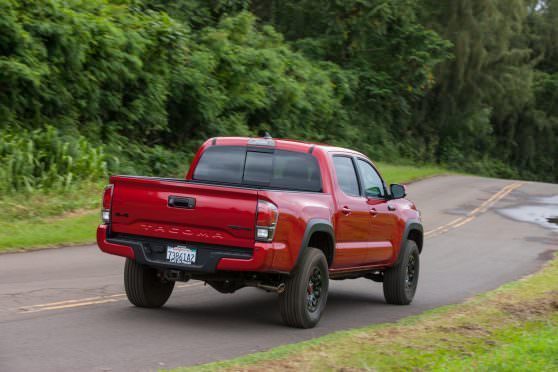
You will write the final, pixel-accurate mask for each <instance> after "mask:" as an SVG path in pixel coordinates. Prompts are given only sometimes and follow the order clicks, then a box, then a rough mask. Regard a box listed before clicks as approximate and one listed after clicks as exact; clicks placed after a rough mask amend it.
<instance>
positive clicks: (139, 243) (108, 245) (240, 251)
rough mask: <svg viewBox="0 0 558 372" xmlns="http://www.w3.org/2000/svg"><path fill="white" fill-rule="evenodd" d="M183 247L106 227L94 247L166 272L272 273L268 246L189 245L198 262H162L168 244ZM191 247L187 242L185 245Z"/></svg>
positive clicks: (102, 226) (101, 228) (271, 253)
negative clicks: (170, 270)
mask: <svg viewBox="0 0 558 372" xmlns="http://www.w3.org/2000/svg"><path fill="white" fill-rule="evenodd" d="M173 243H174V244H181V243H182V244H185V243H184V242H175V241H172V240H163V239H155V238H148V237H139V236H126V235H122V234H120V235H118V234H117V235H114V236H108V226H107V225H104V224H103V225H99V227H98V228H97V245H98V246H99V248H100V249H101V251H103V252H105V253H109V254H114V255H117V256H122V257H127V258H130V259H133V260H136V261H138V262H140V263H143V264H146V265H149V266H153V267H158V268H167V269H176V270H184V271H191V272H202V273H214V272H215V271H217V270H226V271H254V272H273V271H275V270H273V267H272V263H273V255H274V249H273V245H272V244H271V243H259V242H257V243H255V244H254V248H253V249H244V248H233V247H225V246H214V245H207V244H198V243H192V245H193V246H194V247H195V248H196V249H197V250H198V257H199V258H198V261H199V262H198V263H197V264H195V265H177V264H172V263H168V262H165V260H164V252H165V249H166V245H167V244H173ZM186 244H188V245H191V244H190V243H186Z"/></svg>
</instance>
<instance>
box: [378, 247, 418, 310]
mask: <svg viewBox="0 0 558 372" xmlns="http://www.w3.org/2000/svg"><path fill="white" fill-rule="evenodd" d="M400 254H401V261H400V262H399V263H398V264H397V265H395V266H393V267H391V268H389V269H388V270H386V271H385V273H384V297H385V299H386V302H387V303H388V304H394V305H408V304H410V303H411V301H413V297H415V292H416V290H417V284H418V278H419V268H420V261H419V258H420V254H419V250H418V247H417V244H416V243H415V242H414V241H412V240H408V241H407V243H406V244H405V247H404V248H403V252H401V253H400Z"/></svg>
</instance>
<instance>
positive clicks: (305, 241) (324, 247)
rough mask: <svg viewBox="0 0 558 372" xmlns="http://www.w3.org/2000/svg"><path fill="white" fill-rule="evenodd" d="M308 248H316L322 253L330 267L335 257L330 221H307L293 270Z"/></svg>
mask: <svg viewBox="0 0 558 372" xmlns="http://www.w3.org/2000/svg"><path fill="white" fill-rule="evenodd" d="M308 247H314V248H318V249H320V250H321V251H322V252H324V255H325V257H326V260H327V264H328V266H329V267H331V265H332V263H333V259H334V257H335V235H334V232H333V226H332V224H331V222H330V221H328V220H324V219H312V220H310V221H308V223H307V225H306V230H305V231H304V236H303V237H302V243H301V244H300V249H299V251H298V256H297V258H296V262H295V265H294V267H293V270H294V269H296V268H297V267H298V266H299V264H300V261H301V259H302V257H303V255H304V253H305V252H306V250H307V249H308Z"/></svg>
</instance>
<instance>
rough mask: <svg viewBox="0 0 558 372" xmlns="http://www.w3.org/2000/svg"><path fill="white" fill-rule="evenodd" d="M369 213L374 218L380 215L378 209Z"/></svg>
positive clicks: (371, 209)
mask: <svg viewBox="0 0 558 372" xmlns="http://www.w3.org/2000/svg"><path fill="white" fill-rule="evenodd" d="M369 212H370V214H371V215H372V217H376V216H377V215H378V212H377V211H376V208H370V210H369Z"/></svg>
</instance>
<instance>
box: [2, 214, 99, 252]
mask: <svg viewBox="0 0 558 372" xmlns="http://www.w3.org/2000/svg"><path fill="white" fill-rule="evenodd" d="M99 222H100V218H99V211H98V210H94V211H86V212H84V213H83V214H81V213H80V215H77V216H68V217H61V218H56V219H32V220H22V221H18V222H12V223H10V222H5V221H2V223H1V225H2V230H1V231H0V251H11V250H19V249H29V248H44V247H56V246H61V245H72V244H86V243H93V242H94V241H95V230H96V227H97V225H98V224H99Z"/></svg>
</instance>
